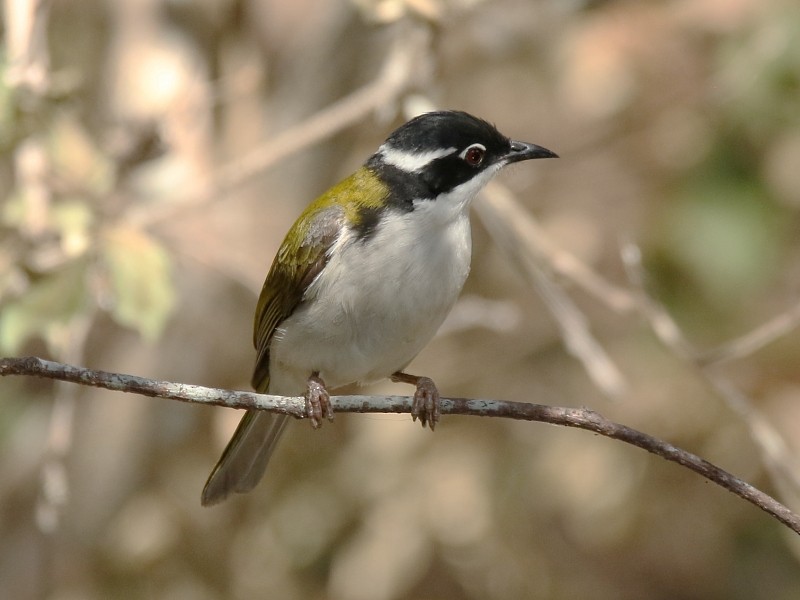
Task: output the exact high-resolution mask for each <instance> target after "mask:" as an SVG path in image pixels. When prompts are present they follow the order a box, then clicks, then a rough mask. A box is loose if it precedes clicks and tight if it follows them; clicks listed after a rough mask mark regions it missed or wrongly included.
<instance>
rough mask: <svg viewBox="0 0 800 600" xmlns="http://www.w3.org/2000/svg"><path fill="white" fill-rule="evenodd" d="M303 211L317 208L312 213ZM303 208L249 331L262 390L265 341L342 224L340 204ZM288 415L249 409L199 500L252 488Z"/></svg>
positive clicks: (256, 382)
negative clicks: (255, 354) (312, 215)
mask: <svg viewBox="0 0 800 600" xmlns="http://www.w3.org/2000/svg"><path fill="white" fill-rule="evenodd" d="M306 213H316V214H315V215H314V217H313V218H311V217H309V216H308V215H307V214H306ZM306 213H304V214H303V215H301V216H300V218H299V219H298V221H297V222H296V223H295V224H294V226H293V227H292V229H291V230H290V231H289V233H288V234H287V236H286V239H285V240H284V242H283V244H282V245H281V247H280V249H279V250H278V254H277V256H276V257H275V261H274V262H273V263H272V268H271V269H270V271H269V274H268V275H267V279H266V281H265V282H264V286H263V287H262V289H261V295H260V297H259V299H258V306H257V308H256V318H255V329H254V333H253V341H254V343H255V346H256V350H257V352H258V356H257V358H256V367H255V371H254V373H253V387H254V388H255V389H256V391H258V392H261V393H266V392H267V391H268V388H269V347H270V342H271V341H272V337H273V336H274V334H275V330H276V329H277V328H278V326H279V325H280V324H281V322H282V321H283V320H284V319H286V318H287V317H289V316H290V315H291V314H292V313H293V312H294V311H295V310H296V309H297V307H298V306H299V305H300V304H301V303H302V302H303V297H304V295H305V292H306V290H307V289H308V286H309V285H311V282H312V281H314V279H315V278H316V277H317V275H319V273H320V272H321V271H322V269H323V268H325V265H326V263H327V261H328V250H330V247H331V245H332V244H333V243H334V242H335V241H336V238H337V237H338V235H339V230H340V228H341V227H342V216H341V210H339V209H336V208H334V207H330V208H324V209H323V210H321V211H319V210H317V211H309V210H307V211H306ZM295 240H297V242H295ZM309 375H310V373H309ZM288 419H289V417H288V416H286V415H276V414H272V413H269V412H266V411H260V410H248V411H247V412H246V413H245V415H244V417H242V420H241V421H240V422H239V426H238V427H237V428H236V432H235V433H234V434H233V437H232V438H231V441H230V442H228V445H227V446H226V447H225V451H224V452H223V453H222V456H221V457H220V459H219V461H217V464H216V465H215V466H214V470H213V471H211V475H209V477H208V481H207V482H206V485H205V487H204V488H203V493H202V496H201V503H202V504H203V505H204V506H209V505H212V504H216V503H218V502H221V501H222V500H224V499H225V498H226V497H227V496H228V495H229V494H230V493H231V492H237V493H245V492H249V491H250V490H252V489H253V488H254V487H255V486H256V484H257V483H258V482H259V480H260V479H261V478H262V477H263V475H264V471H265V470H266V468H267V463H268V462H269V459H270V456H272V452H273V450H274V449H275V446H276V445H277V443H278V439H279V438H280V436H281V434H282V433H283V430H284V428H285V427H286V423H287V422H288Z"/></svg>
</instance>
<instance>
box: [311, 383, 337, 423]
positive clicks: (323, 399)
mask: <svg viewBox="0 0 800 600" xmlns="http://www.w3.org/2000/svg"><path fill="white" fill-rule="evenodd" d="M305 398H306V415H307V416H308V418H309V419H311V426H312V427H313V428H314V429H319V428H320V427H322V418H323V417H325V418H326V419H328V421H331V422H333V406H332V405H331V395H330V394H329V393H328V389H327V388H326V387H325V382H324V381H322V378H321V377H320V376H319V373H317V372H315V373H313V374H312V375H311V377H309V378H308V387H307V388H306V393H305Z"/></svg>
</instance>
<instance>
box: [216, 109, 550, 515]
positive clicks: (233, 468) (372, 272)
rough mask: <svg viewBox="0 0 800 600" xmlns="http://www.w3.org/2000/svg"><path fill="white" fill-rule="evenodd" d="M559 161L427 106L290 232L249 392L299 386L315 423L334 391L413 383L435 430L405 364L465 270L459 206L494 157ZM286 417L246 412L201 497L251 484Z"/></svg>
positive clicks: (256, 334)
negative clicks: (384, 381)
mask: <svg viewBox="0 0 800 600" xmlns="http://www.w3.org/2000/svg"><path fill="white" fill-rule="evenodd" d="M539 158H557V154H556V153H555V152H552V151H551V150H548V149H547V148H544V147H542V146H538V145H536V144H532V143H527V142H520V141H514V140H511V139H509V138H508V137H506V136H505V135H503V134H502V133H500V132H499V131H498V130H497V128H496V127H495V126H494V125H492V124H491V123H489V122H487V121H485V120H483V119H480V118H478V117H475V116H472V115H470V114H468V113H466V112H463V111H456V110H446V111H434V112H428V113H423V114H421V115H419V116H417V117H414V118H412V119H411V120H409V121H408V122H406V123H405V124H403V125H401V126H400V127H399V128H397V129H396V130H395V131H393V132H392V133H391V134H390V135H389V137H388V138H386V140H385V141H384V142H383V144H381V145H380V147H379V148H378V150H377V152H375V153H374V154H373V155H372V156H371V157H370V158H369V159H368V160H367V161H366V162H365V163H364V164H363V165H362V166H361V167H360V168H359V169H357V170H356V171H355V172H354V173H353V174H351V175H350V176H349V177H347V178H345V179H344V180H342V181H341V182H339V183H338V184H336V185H334V186H333V187H331V188H330V189H328V191H326V192H324V193H323V194H322V195H321V196H319V197H318V198H317V199H316V200H315V201H314V202H312V203H311V204H310V205H309V206H308V207H307V208H306V209H305V210H304V211H303V212H302V214H301V215H300V216H299V217H298V219H297V221H295V223H294V225H292V227H291V228H290V229H289V232H288V233H287V235H286V238H285V239H284V240H283V243H282V244H281V246H280V248H279V249H278V252H277V254H276V256H275V258H274V260H273V263H272V266H271V268H270V270H269V273H268V274H267V277H266V280H265V281H264V285H263V287H262V289H261V293H260V296H259V299H258V304H257V306H256V312H255V323H254V330H253V343H254V345H255V348H256V363H255V368H254V371H253V376H252V382H251V383H252V385H253V388H254V389H255V390H256V391H257V392H260V393H268V394H276V395H283V396H300V395H302V396H304V397H305V399H306V405H305V410H306V416H307V417H308V418H309V419H310V421H311V424H312V426H313V427H314V428H317V427H320V426H321V424H322V422H323V419H328V420H329V421H332V420H333V408H332V406H331V402H330V390H334V389H336V388H340V387H342V386H344V385H348V384H352V383H359V384H363V383H369V382H374V381H378V380H381V379H385V378H390V379H391V380H392V381H395V382H401V383H408V384H411V385H414V386H415V393H414V397H413V401H412V411H411V413H412V418H413V419H414V420H417V419H419V420H420V421H421V423H422V426H423V427H425V426H426V425H427V426H429V427H430V428H431V429H434V427H435V426H436V424H437V422H438V421H439V417H440V412H441V411H440V406H439V405H440V397H439V391H438V389H437V387H436V384H435V383H434V382H433V380H432V379H430V378H429V377H424V376H419V375H413V374H409V373H407V372H406V371H405V369H406V367H407V366H408V364H409V363H410V362H411V360H412V359H413V358H414V357H415V356H416V355H417V354H418V353H419V352H420V351H421V350H422V348H423V347H424V346H425V345H426V344H427V343H428V342H429V341H430V340H431V338H432V337H433V336H434V335H435V334H436V331H437V329H438V328H439V326H440V325H441V324H442V322H443V321H444V319H445V317H446V316H447V314H448V313H449V311H450V309H451V308H452V307H453V305H454V304H455V302H456V300H457V299H458V296H459V294H460V292H461V289H462V287H463V285H464V282H465V280H466V278H467V275H468V273H469V270H470V262H471V254H472V237H471V229H470V219H469V207H470V204H471V202H472V200H473V199H474V198H475V196H476V194H477V193H478V192H479V191H480V190H481V189H482V188H483V187H484V186H485V185H486V184H487V183H488V182H489V181H490V180H491V179H492V177H493V176H494V175H496V174H497V172H498V171H500V170H501V169H502V168H503V167H505V166H507V165H510V164H512V163H517V162H521V161H525V160H530V159H539ZM287 421H288V416H287V415H278V414H273V413H269V412H266V411H258V410H248V411H246V413H245V415H244V417H243V418H242V419H241V421H240V423H239V425H238V427H237V429H236V431H235V433H234V435H233V437H232V438H231V440H230V442H229V443H228V445H227V447H226V448H225V450H224V452H223V453H222V456H221V457H220V459H219V461H218V462H217V464H216V466H215V467H214V469H213V471H212V472H211V474H210V476H209V478H208V481H207V483H206V485H205V487H204V488H203V492H202V495H201V503H202V504H203V505H205V506H209V505H213V504H217V503H219V502H221V501H222V500H224V499H225V498H227V497H228V496H229V495H230V494H231V493H246V492H249V491H251V490H252V489H253V488H254V487H255V486H256V485H257V484H258V482H259V481H260V480H261V478H262V476H263V475H264V472H265V470H266V467H267V463H268V462H269V459H270V456H271V455H272V453H273V451H274V450H275V446H276V444H277V442H278V440H279V438H280V437H281V434H282V433H283V432H284V429H285V427H286V424H287Z"/></svg>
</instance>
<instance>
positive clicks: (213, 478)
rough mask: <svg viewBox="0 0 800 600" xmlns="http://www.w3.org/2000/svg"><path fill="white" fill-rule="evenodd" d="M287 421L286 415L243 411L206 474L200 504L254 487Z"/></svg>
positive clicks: (207, 504)
mask: <svg viewBox="0 0 800 600" xmlns="http://www.w3.org/2000/svg"><path fill="white" fill-rule="evenodd" d="M288 420H289V417H288V416H287V415H276V414H272V413H268V412H265V411H263V410H248V411H247V412H246V413H245V415H244V417H242V420H241V421H240V422H239V426H238V427H237V428H236V432H235V433H234V434H233V437H232V438H231V441H230V442H228V445H227V446H226V447H225V451H224V452H223V453H222V456H221V457H220V459H219V461H218V462H217V464H216V466H215V467H214V470H213V471H211V475H209V476H208V481H207V482H206V485H205V487H204V488H203V494H202V496H201V498H200V502H201V503H202V504H203V506H210V505H212V504H217V503H218V502H222V501H223V500H224V499H225V498H227V497H228V495H229V494H230V493H231V492H236V493H239V494H243V493H245V492H249V491H250V490H252V489H253V488H254V487H255V486H256V484H257V483H258V482H259V480H260V479H261V477H263V475H264V471H265V470H266V468H267V463H268V462H269V459H270V456H272V452H273V451H274V450H275V446H276V445H277V443H278V440H279V439H280V437H281V434H282V433H283V430H284V428H285V427H286V423H287V422H288Z"/></svg>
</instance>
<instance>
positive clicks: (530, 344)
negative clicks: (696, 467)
mask: <svg viewBox="0 0 800 600" xmlns="http://www.w3.org/2000/svg"><path fill="white" fill-rule="evenodd" d="M3 6H4V12H3V15H2V22H1V23H0V35H2V50H0V203H1V204H0V354H2V355H6V356H10V355H23V354H36V355H39V356H43V357H47V358H52V359H55V360H60V361H65V362H69V363H72V364H78V365H85V366H89V367H93V368H99V369H106V370H111V371H119V372H124V373H132V374H137V375H141V376H144V377H149V378H155V379H165V380H171V381H180V382H186V383H195V384H202V385H209V386H215V387H222V388H234V389H243V390H246V389H248V388H249V378H250V371H251V368H252V364H253V360H254V351H253V350H252V344H251V339H252V332H251V327H252V315H253V311H254V306H255V302H256V297H257V293H258V291H259V290H260V287H261V283H262V281H263V278H264V276H265V274H266V272H267V270H268V268H269V265H270V263H271V261H272V257H273V255H274V252H275V250H276V249H277V247H278V245H279V243H280V242H281V240H282V238H283V235H284V233H285V232H286V230H287V229H288V227H289V226H290V224H291V223H292V222H293V221H294V219H295V218H296V216H297V215H298V214H299V212H300V211H301V210H302V208H303V207H304V206H305V205H306V204H307V203H308V202H309V201H311V200H312V199H313V198H314V197H315V196H316V195H317V194H319V193H320V192H322V191H323V190H325V189H326V188H327V187H329V186H330V185H332V184H333V183H335V182H336V181H337V180H338V179H339V178H341V177H343V176H345V175H347V174H348V173H349V172H351V171H352V170H353V169H355V168H356V167H357V166H358V165H360V164H361V163H362V162H363V161H364V160H365V159H366V158H367V157H368V156H369V155H370V154H371V153H372V152H373V151H374V150H375V149H376V148H377V146H378V145H379V144H380V142H381V141H382V140H383V139H384V137H385V136H386V135H387V134H388V133H389V132H390V131H391V130H392V129H393V128H394V127H396V126H397V125H399V124H400V123H402V122H403V121H404V120H405V119H406V118H408V117H410V116H412V115H413V114H415V113H417V112H419V111H423V110H429V109H431V108H434V107H442V108H457V109H462V110H467V111H469V112H472V113H474V114H476V115H479V116H481V117H483V118H485V119H488V120H490V121H493V122H495V123H496V124H497V126H498V128H499V129H500V130H501V131H503V132H504V133H505V134H507V135H509V136H511V137H514V138H517V139H523V140H527V141H531V142H536V143H538V144H541V145H544V146H546V147H548V148H551V149H553V150H554V151H556V152H558V153H559V154H560V155H561V158H560V159H559V160H557V161H541V162H539V161H537V162H536V163H535V164H533V163H531V164H525V165H523V166H522V167H516V168H514V169H510V170H509V171H508V172H506V173H505V174H504V175H502V176H501V177H500V178H499V179H500V181H499V183H498V184H497V185H495V186H492V187H491V188H490V189H488V190H487V193H486V194H485V197H483V198H479V199H478V200H477V201H476V205H475V209H476V215H475V218H473V230H474V258H473V269H472V274H471V276H470V279H469V281H468V282H467V285H466V288H465V291H464V295H463V298H462V301H461V302H460V303H459V304H458V305H457V307H456V308H455V310H454V312H453V314H452V316H451V318H450V319H449V320H448V321H447V323H446V324H445V325H444V327H443V329H442V331H441V332H440V334H439V336H438V337H437V338H436V339H435V340H434V341H433V342H432V343H431V344H430V345H429V346H428V347H427V348H426V349H425V351H424V352H423V353H422V354H421V355H420V356H419V357H418V358H417V359H416V360H415V361H414V363H413V364H412V366H411V368H410V370H411V371H412V372H415V373H422V374H425V375H428V376H430V377H432V378H434V379H435V381H436V382H437V384H438V386H439V389H440V390H441V391H442V393H443V394H444V395H448V396H465V397H473V398H493V399H504V400H518V401H530V402H537V403H542V404H554V405H564V406H587V407H590V408H593V409H595V410H598V411H600V412H602V413H603V414H605V415H607V416H609V417H610V418H612V419H614V420H616V421H619V422H622V423H625V424H627V425H630V426H632V427H636V428H638V429H641V430H643V431H646V432H648V433H651V434H653V435H655V436H657V437H660V438H663V439H666V440H668V441H670V442H672V443H675V444H677V445H680V446H682V447H685V448H687V449H689V450H691V451H693V452H695V453H697V454H699V455H701V456H703V457H704V458H706V459H708V460H710V461H712V462H714V463H717V464H719V465H720V466H722V467H723V468H725V469H727V470H729V471H731V472H733V473H734V474H736V475H738V476H739V477H742V478H743V479H745V480H747V481H749V482H751V483H753V484H754V485H756V486H758V487H760V488H762V489H764V490H766V491H768V492H769V493H771V494H774V495H776V496H777V497H778V498H779V499H781V500H782V501H783V502H785V503H787V504H788V505H789V506H791V507H793V509H794V510H800V483H798V482H799V481H800V467H798V452H799V451H800V447H799V444H800V442H798V440H800V369H798V366H797V365H798V362H799V361H800V336H798V335H797V332H796V331H794V327H795V325H796V323H797V320H798V316H799V315H798V313H800V310H798V291H800V289H799V288H800V236H798V235H797V226H798V221H799V219H798V216H799V215H798V209H799V208H800V100H798V99H799V98H800V5H798V3H797V2H795V1H794V0H671V1H668V0H662V1H651V2H641V1H633V0H629V1H625V0H616V1H614V0H608V1H602V0H595V1H591V0H585V1H580V0H573V1H563V0H539V1H532V0H494V1H490V0H484V1H481V0H380V1H379V0H351V1H347V0H336V1H328V0H294V1H293V2H286V1H282V0H105V1H104V0H50V1H46V0H44V1H35V0H6V1H5V2H4V5H3ZM751 332H754V333H753V335H748V334H750V333H751ZM741 336H746V337H745V338H743V339H742V338H741ZM368 391H373V392H376V393H377V392H380V393H384V392H388V393H397V394H408V393H409V392H410V390H409V389H408V387H407V386H398V385H393V384H390V383H384V384H380V385H375V386H372V387H370V388H369V389H368ZM0 398H2V406H1V407H0V482H2V484H0V597H3V598H47V599H58V600H73V599H101V598H130V599H138V598H170V599H199V600H206V599H207V600H213V599H222V598H226V599H228V598H231V599H249V598H280V599H289V600H291V599H297V600H301V599H311V598H320V599H321V598H330V599H332V600H394V599H398V600H399V599H411V598H414V599H435V598H441V599H454V600H460V599H522V598H552V599H562V598H563V599H566V598H593V599H605V598H608V599H612V598H615V599H616V598H631V599H633V598H637V599H651V598H652V599H661V598H670V599H674V598H685V599H695V598H696V599H701V598H702V599H716V598H719V599H723V598H724V599H736V598H748V599H752V598H770V599H773V600H780V599H789V598H797V597H798V596H799V595H800V568H799V567H798V558H800V545H798V541H797V536H796V535H794V534H792V533H791V532H790V531H789V530H788V529H786V528H784V527H782V526H781V525H779V524H778V523H777V522H775V521H774V520H772V519H770V518H769V517H768V516H767V515H766V514H764V513H762V512H760V511H759V510H757V509H756V508H754V507H753V506H751V505H749V504H747V503H746V502H744V501H743V500H741V499H740V498H737V497H735V496H733V495H732V494H729V493H728V492H725V491H723V490H722V489H720V488H718V487H717V486H714V485H711V484H709V483H708V482H707V481H705V480H703V479H702V478H701V477H699V476H697V475H695V474H693V473H691V472H689V471H688V470H686V469H682V468H680V467H678V466H676V465H674V464H671V463H667V462H665V461H663V460H662V459H660V458H657V457H654V456H651V455H649V454H647V453H645V452H643V451H641V450H638V449H636V448H633V447H630V446H627V445H624V444H622V443H619V442H615V441H611V440H608V439H606V438H601V437H598V436H595V435H590V434H587V433H586V432H584V431H576V430H568V429H565V428H561V427H548V426H545V425H542V424H537V423H522V422H512V421H508V420H499V419H498V420H490V419H479V418H467V417H449V418H447V417H446V418H445V419H444V420H443V421H442V423H441V425H440V427H439V428H437V431H436V433H435V434H431V433H430V432H429V431H428V430H422V429H421V428H420V427H419V425H416V424H412V423H411V420H410V417H408V416H406V415H371V416H367V415H345V414H342V415H339V416H338V418H337V419H336V423H335V424H334V425H327V424H326V425H325V427H323V428H322V429H321V430H320V431H317V432H312V431H311V428H310V427H309V426H308V424H307V423H293V424H292V425H291V428H290V431H289V433H288V434H287V436H286V437H285V439H284V441H283V442H282V445H281V447H280V448H279V450H278V451H277V453H276V456H275V458H274V459H273V462H272V463H271V465H270V469H269V471H268V474H267V476H266V478H265V480H264V481H263V482H262V484H261V485H260V486H259V487H258V488H257V489H256V490H255V491H254V492H253V493H251V494H249V495H247V496H241V497H236V498H233V499H231V500H229V501H227V502H226V503H224V504H222V505H220V506H217V507H214V508H210V509H208V508H201V506H200V502H199V498H200V490H201V489H202V486H203V484H204V482H205V479H206V477H207V475H208V472H209V471H210V469H211V467H212V466H213V464H214V462H215V461H216V459H217V457H218V455H219V453H220V452H221V450H222V448H223V447H224V445H225V443H226V441H227V439H228V437H229V435H230V433H231V432H232V430H233V428H234V427H235V424H236V423H237V421H238V419H239V417H240V413H238V412H237V411H233V410H225V409H221V408H216V409H215V408H205V407H198V406H190V405H184V404H180V403H178V402H170V401H165V400H154V399H149V398H142V397H138V396H134V395H125V394H119V393H112V392H106V391H102V390H92V389H89V388H83V387H78V386H72V385H59V384H54V383H53V382H49V381H40V380H34V379H30V378H22V377H18V378H6V379H4V380H2V381H0Z"/></svg>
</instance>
